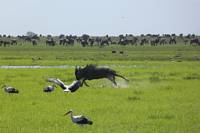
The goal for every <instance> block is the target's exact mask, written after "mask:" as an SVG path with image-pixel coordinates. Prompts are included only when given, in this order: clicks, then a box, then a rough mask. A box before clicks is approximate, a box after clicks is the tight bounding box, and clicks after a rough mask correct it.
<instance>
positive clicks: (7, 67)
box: [0, 65, 159, 69]
mask: <svg viewBox="0 0 200 133" xmlns="http://www.w3.org/2000/svg"><path fill="white" fill-rule="evenodd" d="M82 67H83V66H82ZM100 67H108V68H109V67H111V68H115V67H117V68H150V67H151V68H158V67H159V66H146V65H103V66H102V65H100ZM42 68H75V66H74V65H60V66H6V65H5V66H0V69H42Z"/></svg>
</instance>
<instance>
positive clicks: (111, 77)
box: [108, 76, 117, 86]
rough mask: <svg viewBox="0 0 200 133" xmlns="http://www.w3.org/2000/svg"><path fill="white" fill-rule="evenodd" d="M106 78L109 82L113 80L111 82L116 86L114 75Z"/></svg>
mask: <svg viewBox="0 0 200 133" xmlns="http://www.w3.org/2000/svg"><path fill="white" fill-rule="evenodd" d="M108 79H109V80H110V81H111V82H113V84H114V85H115V86H117V83H116V81H115V76H109V77H108Z"/></svg>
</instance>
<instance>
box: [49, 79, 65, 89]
mask: <svg viewBox="0 0 200 133" xmlns="http://www.w3.org/2000/svg"><path fill="white" fill-rule="evenodd" d="M47 81H49V82H52V83H55V84H57V85H59V86H60V87H61V88H62V89H66V88H67V86H66V85H65V84H64V83H63V82H62V81H61V80H60V79H58V78H48V79H47Z"/></svg>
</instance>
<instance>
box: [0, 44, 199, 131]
mask: <svg viewBox="0 0 200 133" xmlns="http://www.w3.org/2000/svg"><path fill="white" fill-rule="evenodd" d="M112 50H116V51H117V53H115V54H112V52H111V51H112ZM119 51H124V54H119ZM39 58H40V59H39ZM0 59H1V60H0V65H70V66H76V65H86V64H88V63H94V64H98V65H106V66H109V67H111V68H113V69H114V70H116V71H117V72H118V73H120V74H122V75H124V76H125V77H127V78H128V79H130V82H129V83H128V84H126V83H125V82H124V81H123V80H121V79H119V78H117V82H118V83H119V85H120V87H119V88H113V87H112V84H111V82H110V81H108V80H106V79H102V80H94V81H89V82H88V84H89V85H90V87H83V88H80V89H79V90H78V91H77V92H75V93H72V94H66V93H63V92H62V90H61V89H60V88H59V87H58V88H56V90H55V92H53V93H50V94H46V93H43V92H42V89H43V87H45V86H47V85H49V83H47V82H45V79H46V78H47V77H58V78H60V79H62V80H64V81H65V82H66V83H71V82H72V81H73V80H74V79H75V77H74V68H73V67H69V68H66V69H64V68H48V69H47V68H46V69H0V75H1V76H0V84H1V85H3V84H8V85H11V86H14V87H16V88H18V89H19V91H20V93H19V94H17V95H10V94H6V93H4V92H3V90H2V91H0V92H1V93H0V105H1V106H0V114H1V115H0V132H1V133H11V132H12V133H19V132H20V133H44V132H49V133H50V132H52V133H56V132H58V133H62V132H73V133H75V132H87V133H90V132H91V133H111V132H113V133H199V131H200V125H199V123H200V110H199V107H200V97H199V95H200V82H199V81H200V62H199V59H200V47H192V46H183V45H176V46H158V47H150V46H145V47H141V46H140V47H134V46H133V47H130V46H126V47H119V46H109V47H105V48H98V47H94V48H81V47H79V46H75V47H61V46H56V47H44V46H37V47H32V46H15V47H7V48H0ZM69 109H73V110H74V113H75V114H84V115H85V116H88V117H89V118H91V120H93V122H94V124H93V125H92V126H85V127H80V126H77V125H74V124H73V123H72V122H71V120H70V118H69V116H68V117H64V116H63V114H64V113H65V111H66V110H69Z"/></svg>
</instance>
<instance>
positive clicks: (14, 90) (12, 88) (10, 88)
mask: <svg viewBox="0 0 200 133" xmlns="http://www.w3.org/2000/svg"><path fill="white" fill-rule="evenodd" d="M2 88H4V91H5V92H6V93H19V91H18V90H17V89H15V88H14V87H10V86H6V85H3V86H2Z"/></svg>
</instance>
